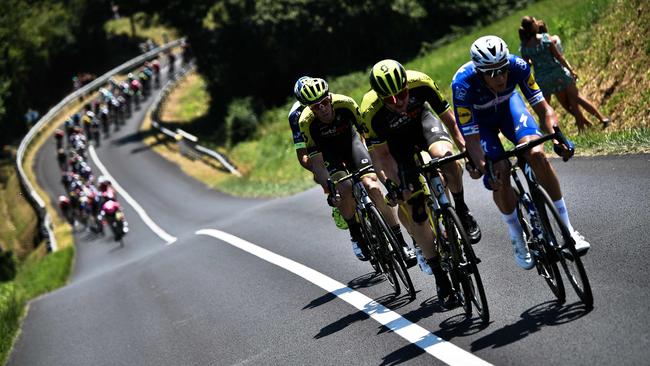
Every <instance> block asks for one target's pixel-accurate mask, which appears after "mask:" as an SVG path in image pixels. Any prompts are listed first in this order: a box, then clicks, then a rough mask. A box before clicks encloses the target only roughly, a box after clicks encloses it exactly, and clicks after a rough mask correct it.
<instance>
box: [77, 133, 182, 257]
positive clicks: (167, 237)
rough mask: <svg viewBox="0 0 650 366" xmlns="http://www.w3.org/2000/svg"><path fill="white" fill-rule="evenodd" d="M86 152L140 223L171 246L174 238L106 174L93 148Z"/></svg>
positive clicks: (90, 147) (106, 170) (106, 171)
mask: <svg viewBox="0 0 650 366" xmlns="http://www.w3.org/2000/svg"><path fill="white" fill-rule="evenodd" d="M88 152H90V157H91V158H92V159H93V161H94V162H95V165H97V167H98V168H99V170H101V171H102V174H103V175H104V176H106V178H108V179H110V181H111V185H112V186H113V187H114V188H115V190H116V191H117V193H119V194H120V196H122V197H124V199H125V200H126V202H128V203H129V204H130V205H131V207H133V209H134V210H135V211H136V212H137V213H138V215H140V218H141V219H142V221H144V223H145V224H147V226H149V228H150V229H151V231H153V232H154V233H155V234H156V235H158V236H159V237H160V238H161V239H162V240H164V241H165V242H166V243H167V245H169V244H173V243H174V242H175V241H176V237H175V236H172V235H170V234H168V233H167V232H166V231H165V230H163V229H162V228H161V227H160V226H158V224H156V223H155V222H154V221H153V220H152V219H151V217H149V215H147V212H146V211H145V210H144V209H143V208H142V206H140V205H139V204H138V202H136V200H134V199H133V197H131V195H130V194H129V193H128V192H127V191H125V190H124V188H122V186H120V184H119V183H117V181H116V180H115V178H113V176H111V174H110V173H109V172H108V169H106V167H105V166H104V164H102V162H101V161H100V160H99V157H97V153H95V148H94V147H93V146H92V145H90V146H89V147H88Z"/></svg>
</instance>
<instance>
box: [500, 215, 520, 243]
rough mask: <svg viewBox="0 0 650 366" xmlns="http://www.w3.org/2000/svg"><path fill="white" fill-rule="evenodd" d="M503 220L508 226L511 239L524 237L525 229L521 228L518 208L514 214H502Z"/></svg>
mask: <svg viewBox="0 0 650 366" xmlns="http://www.w3.org/2000/svg"><path fill="white" fill-rule="evenodd" d="M501 218H502V219H503V222H505V223H506V224H508V232H510V239H515V238H521V237H523V235H524V229H522V228H521V224H520V223H519V219H518V218H517V207H515V210H514V211H512V213H509V214H504V213H501Z"/></svg>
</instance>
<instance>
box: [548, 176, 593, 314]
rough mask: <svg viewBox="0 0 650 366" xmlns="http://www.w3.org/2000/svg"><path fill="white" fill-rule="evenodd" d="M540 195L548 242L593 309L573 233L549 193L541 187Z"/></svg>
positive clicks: (580, 294) (584, 299)
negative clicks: (567, 254)
mask: <svg viewBox="0 0 650 366" xmlns="http://www.w3.org/2000/svg"><path fill="white" fill-rule="evenodd" d="M539 193H540V195H541V201H542V202H541V203H543V208H544V209H541V210H540V211H541V217H542V222H543V224H544V227H545V229H546V235H547V242H548V243H549V244H550V246H551V247H552V248H553V250H554V251H555V254H556V256H557V257H558V259H559V262H560V264H561V265H562V269H563V270H564V273H565V274H566V277H567V279H568V280H569V282H571V286H572V287H573V289H574V290H575V292H576V294H577V295H578V297H579V298H580V300H582V302H583V303H584V304H585V306H587V308H591V307H593V305H594V297H593V294H592V292H591V285H590V284H589V278H588V277H587V271H586V270H585V267H584V265H583V264H582V259H581V258H580V256H579V255H578V252H577V251H576V248H575V242H574V241H573V238H571V233H570V232H569V229H568V228H567V227H566V225H565V224H564V222H563V221H562V219H561V218H560V214H559V213H558V211H557V208H556V207H555V205H554V204H553V201H552V200H551V197H550V196H549V195H548V193H547V192H546V191H545V190H544V189H543V188H542V187H539ZM563 251H568V252H569V254H570V255H569V256H565V255H564V253H563Z"/></svg>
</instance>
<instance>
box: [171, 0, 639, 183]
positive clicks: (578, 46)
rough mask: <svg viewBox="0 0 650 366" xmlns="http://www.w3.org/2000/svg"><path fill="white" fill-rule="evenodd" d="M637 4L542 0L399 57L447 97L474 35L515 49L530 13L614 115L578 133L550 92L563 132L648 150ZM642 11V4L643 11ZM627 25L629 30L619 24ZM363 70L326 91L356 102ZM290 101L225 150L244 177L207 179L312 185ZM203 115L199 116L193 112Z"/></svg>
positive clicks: (364, 87) (607, 148)
mask: <svg viewBox="0 0 650 366" xmlns="http://www.w3.org/2000/svg"><path fill="white" fill-rule="evenodd" d="M641 7H642V2H640V1H639V0H578V1H573V2H570V1H565V0H544V1H540V2H537V3H535V4H532V5H530V6H528V7H526V8H524V9H521V10H516V11H514V12H513V13H512V14H510V15H508V16H506V17H504V18H503V19H501V20H499V21H496V22H494V23H492V24H490V25H487V26H485V27H476V28H475V29H466V30H460V31H459V32H458V33H457V34H453V35H449V36H447V37H445V40H444V41H443V42H437V43H436V48H432V47H431V46H426V47H423V50H427V51H423V52H422V53H421V55H420V56H418V57H416V58H414V59H412V60H400V61H402V62H403V63H404V64H405V66H406V67H407V68H408V69H414V70H419V71H422V72H425V73H427V74H429V75H430V76H431V77H432V78H433V79H434V80H435V81H436V82H437V83H438V85H439V86H440V88H441V90H442V92H443V94H444V95H445V96H446V97H447V98H448V99H451V91H450V83H451V79H452V77H453V74H454V73H455V72H456V70H457V69H458V68H459V67H460V65H462V64H464V63H465V62H467V61H468V60H469V57H468V54H469V51H468V50H469V46H470V45H471V43H472V42H473V41H474V40H475V39H476V38H478V37H479V36H482V35H486V34H495V35H498V36H500V37H502V38H503V39H504V40H505V41H506V42H507V43H508V45H509V47H510V51H511V52H513V53H515V54H517V53H518V48H519V39H518V34H517V29H518V27H519V23H520V20H521V17H522V16H524V15H532V16H535V17H537V18H540V19H544V20H545V21H546V23H547V25H548V26H549V28H550V31H551V33H553V34H557V35H559V36H560V37H561V38H562V42H563V46H564V49H565V51H566V56H567V59H568V60H570V62H571V63H572V64H573V65H574V67H575V68H576V70H577V71H578V72H579V75H580V80H579V83H578V87H579V89H580V92H581V94H583V95H586V96H589V97H588V99H591V100H592V101H594V102H596V103H595V104H596V105H597V106H599V108H600V109H601V110H602V111H603V113H605V114H606V115H609V116H612V117H613V125H612V126H610V128H609V129H608V130H607V131H602V130H600V129H599V127H598V126H596V127H595V128H592V129H591V130H590V131H589V132H588V133H586V134H582V135H578V134H577V129H576V126H575V123H574V118H573V117H572V116H570V115H568V114H567V113H566V112H565V111H564V110H563V108H562V107H561V106H559V104H558V103H557V100H556V98H552V100H551V105H552V106H553V107H554V108H555V110H556V112H557V113H558V116H559V120H560V125H561V126H562V129H563V131H564V132H565V134H567V135H568V136H569V138H571V139H572V140H574V141H575V142H576V146H577V154H578V155H594V154H611V153H635V152H648V151H650V140H649V135H650V132H649V131H650V128H649V127H648V126H649V125H650V124H649V123H648V118H647V117H646V115H647V111H646V109H647V107H646V106H647V105H648V104H649V103H650V102H649V101H650V88H649V87H648V85H649V84H650V82H649V81H648V75H650V72H649V71H647V68H645V67H644V65H646V64H647V63H648V62H650V61H648V62H646V60H647V56H648V54H649V53H650V51H648V44H649V43H648V41H647V39H648V38H647V37H646V38H645V40H644V37H643V36H644V34H643V33H641V34H637V33H638V32H637V33H634V29H636V30H641V29H646V28H648V27H645V25H647V24H648V23H649V22H650V17H648V16H647V15H643V16H641V17H637V9H641ZM646 10H647V7H646ZM645 13H646V12H644V11H642V10H641V14H645ZM631 17H632V18H631ZM630 19H632V20H630ZM625 26H627V27H629V28H630V29H631V31H629V32H628V31H626V32H623V31H621V29H624V27H625ZM644 27H645V28H644ZM647 32H648V31H647V29H646V33H647ZM637 38H638V39H637ZM635 42H637V44H638V46H636V45H635ZM595 45H598V46H595ZM631 47H640V48H641V50H642V53H643V55H642V56H645V57H646V58H645V59H644V58H642V57H641V58H638V57H637V58H636V59H635V62H632V63H630V62H629V60H628V59H629V57H626V56H625V55H626V54H627V51H630V50H631ZM613 63H618V65H614V64H613ZM619 65H624V66H623V67H628V68H629V67H633V68H638V69H639V70H640V71H638V72H636V71H635V72H633V74H635V75H637V76H636V79H634V80H628V79H630V78H629V75H628V74H622V73H623V71H620V69H621V67H620V66H619ZM368 67H370V65H369V66H368ZM632 70H635V69H632ZM367 72H368V70H359V71H357V72H352V73H350V74H348V75H344V76H338V77H327V80H328V82H329V84H330V90H332V92H335V93H341V94H346V95H349V96H351V97H352V98H354V99H355V100H356V101H357V102H360V101H361V99H362V96H363V94H364V93H365V92H367V91H368V90H369V85H368V79H367ZM314 76H321V77H322V76H324V75H314ZM621 80H622V82H621ZM613 82H620V84H617V85H618V86H617V87H616V88H615V90H614V92H613V93H612V94H611V95H610V96H609V97H605V96H604V88H606V87H607V86H609V85H611V84H612V83H613ZM284 89H285V90H288V89H287V88H284ZM289 89H290V88H289ZM195 95H196V93H195ZM635 98H636V99H635ZM192 103H193V105H200V104H202V103H205V104H207V103H208V99H207V98H203V99H201V100H198V99H197V100H193V101H192ZM292 103H293V100H292V99H291V98H290V97H288V98H287V103H286V104H285V105H283V106H281V107H278V108H274V109H270V110H267V111H265V112H263V113H262V115H261V116H259V117H260V118H259V119H260V121H261V123H260V127H259V129H258V131H259V132H258V134H257V136H256V137H255V138H253V139H252V140H251V141H247V142H244V143H240V144H238V145H236V146H234V147H233V148H232V149H230V150H229V151H227V154H228V155H229V157H230V158H231V160H233V161H234V162H235V163H236V164H237V166H238V167H239V168H240V170H241V171H242V172H243V173H244V178H236V177H231V176H226V177H223V178H221V177H219V178H217V179H215V180H214V181H211V182H209V183H207V184H210V185H212V186H214V187H215V188H216V189H219V190H222V191H225V192H228V193H231V194H234V195H241V196H278V195H287V194H292V193H296V192H299V191H301V190H304V189H306V188H308V187H311V186H313V185H314V182H313V181H312V178H311V174H309V173H308V172H306V171H305V170H303V169H302V168H301V167H300V166H299V164H298V162H297V161H296V157H295V151H294V149H293V146H292V142H291V137H290V131H289V127H288V123H287V113H288V110H289V108H290V106H291V104H292ZM585 113H586V112H585ZM200 120H201V118H200V117H198V118H196V119H195V121H200ZM594 122H595V121H594ZM190 123H193V122H190ZM204 137H207V136H202V143H203V144H206V145H208V146H211V145H213V143H211V142H210V141H209V140H208V139H205V138H204ZM215 143H216V142H215ZM181 164H182V163H181ZM215 182H216V183H215Z"/></svg>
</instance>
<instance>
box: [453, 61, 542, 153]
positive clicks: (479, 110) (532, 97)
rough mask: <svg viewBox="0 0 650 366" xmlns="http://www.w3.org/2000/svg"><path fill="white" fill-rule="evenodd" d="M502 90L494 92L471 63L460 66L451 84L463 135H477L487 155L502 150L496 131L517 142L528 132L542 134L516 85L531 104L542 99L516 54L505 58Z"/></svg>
mask: <svg viewBox="0 0 650 366" xmlns="http://www.w3.org/2000/svg"><path fill="white" fill-rule="evenodd" d="M508 61H509V68H508V74H507V82H506V88H505V90H503V91H501V92H498V93H495V92H494V91H492V90H491V89H489V88H488V86H487V84H486V83H485V81H484V80H483V76H482V75H481V74H479V73H478V72H477V70H476V68H475V67H474V64H473V63H472V62H468V63H466V64H465V65H463V66H461V68H460V69H458V71H457V72H456V74H455V75H454V78H453V80H452V83H451V87H452V92H453V96H454V98H453V100H454V113H455V114H456V121H457V123H458V127H459V128H460V130H461V132H462V134H463V136H469V135H474V134H479V136H480V140H481V146H482V148H483V151H484V152H485V153H486V154H487V155H488V156H490V157H497V156H499V155H500V154H502V153H503V151H504V150H503V146H502V145H501V140H500V139H499V132H501V133H503V135H504V136H505V137H506V138H507V139H508V140H510V141H511V142H512V143H514V144H517V143H519V141H521V139H522V138H524V137H526V136H530V135H538V136H541V134H542V133H541V131H540V130H539V127H538V125H537V123H536V122H535V118H533V116H532V115H531V114H530V112H529V111H528V109H526V105H525V104H524V101H523V99H522V98H521V95H520V94H519V93H518V92H517V91H516V90H515V88H516V87H517V85H518V86H519V89H520V90H521V92H522V93H523V94H524V96H525V97H526V99H527V100H528V103H529V104H530V105H531V106H534V105H536V104H537V103H540V102H541V101H543V100H544V96H543V94H542V92H541V90H540V88H539V86H538V85H537V83H536V82H535V78H534V77H533V74H532V73H531V70H530V67H529V66H528V63H527V62H526V61H524V60H523V59H522V58H520V57H517V56H515V55H510V56H509V57H508Z"/></svg>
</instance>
